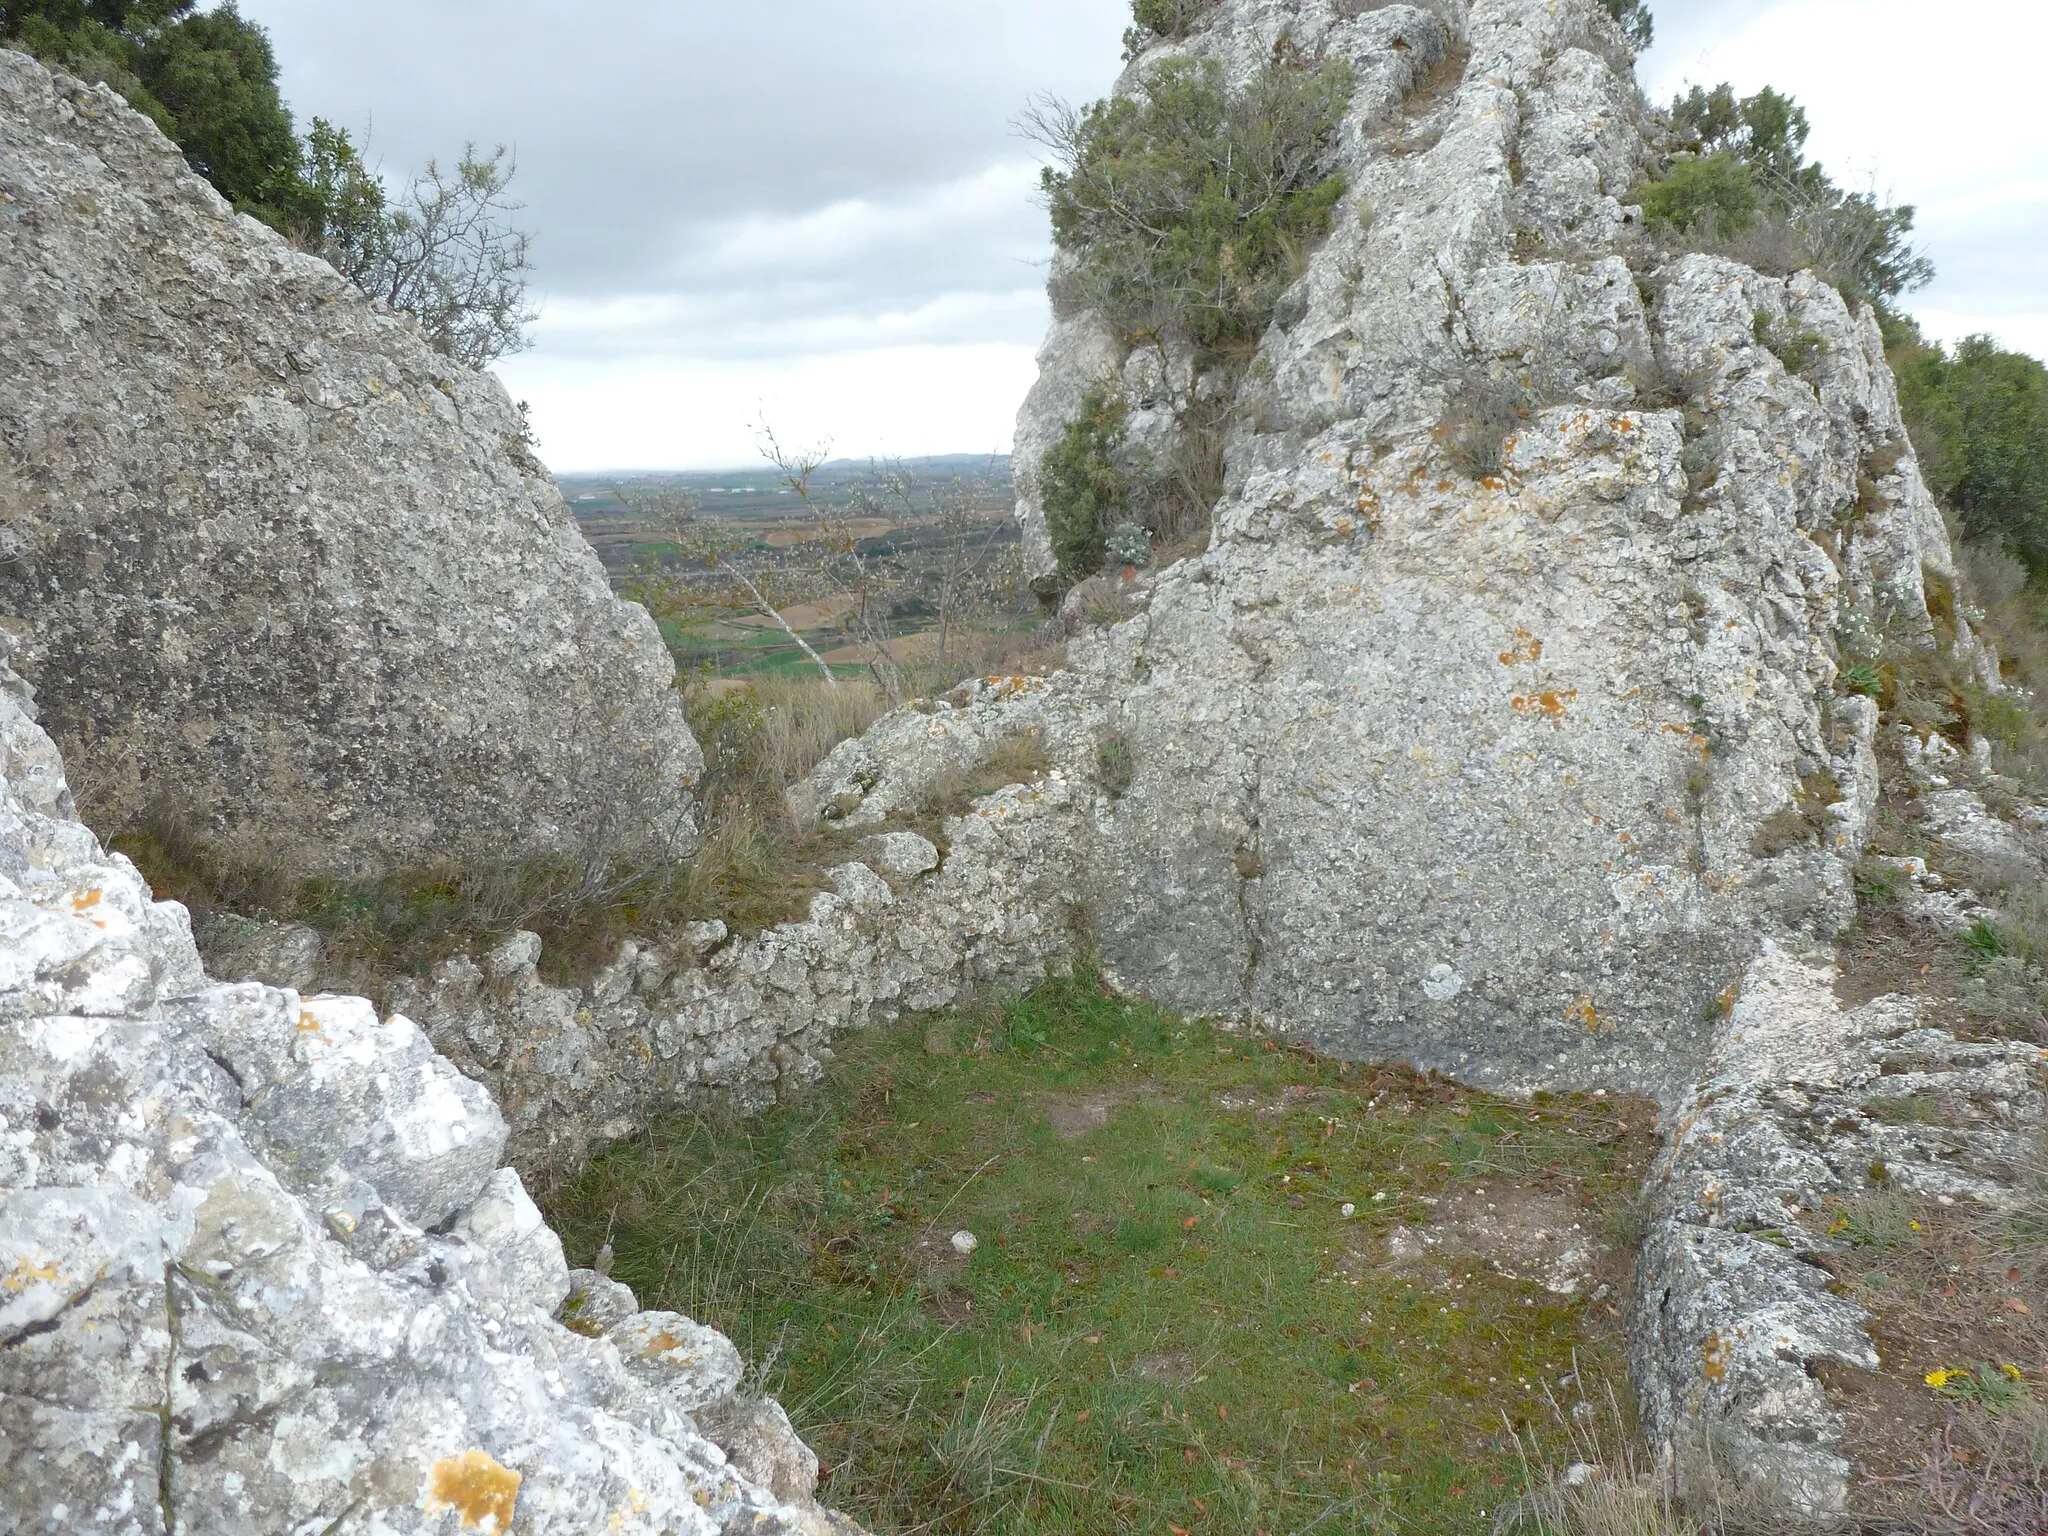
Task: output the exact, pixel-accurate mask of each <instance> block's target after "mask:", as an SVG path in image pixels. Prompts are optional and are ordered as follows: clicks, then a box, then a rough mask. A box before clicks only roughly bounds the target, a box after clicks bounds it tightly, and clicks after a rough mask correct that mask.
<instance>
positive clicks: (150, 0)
mask: <svg viewBox="0 0 2048 1536" xmlns="http://www.w3.org/2000/svg"><path fill="white" fill-rule="evenodd" d="M0 39H4V40H5V41H6V42H8V43H10V44H12V45H14V46H16V47H20V48H25V49H27V50H28V51H29V52H31V53H34V54H36V55H38V56H39V57H41V58H43V59H45V60H47V61H49V62H50V63H52V64H55V65H57V66H59V67H60V68H63V69H66V70H69V71H71V72H73V73H75V74H78V75H80V76H82V77H84V78H85V79H88V80H96V81H98V80H103V81H105V82H106V83H107V84H109V85H111V86H113V87H114V88H115V89H116V90H118V91H120V92H121V93H122V94H123V95H124V96H126V97H127V98H128V101H129V103H130V104H131V105H132V106H134V107H135V108H136V110H137V111H140V112H143V113H146V114H147V115H148V116H149V117H151V118H152V119H154V120H155V122H156V124H157V126H158V127H160V128H162V129H163V130H164V132H165V133H167V134H169V135H170V137H171V138H172V139H173V140H174V141H175V142H176V143H177V145H178V147H179V148H180V149H182V150H184V151H185V156H186V158H187V159H188V160H190V161H191V163H192V167H193V169H194V170H196V171H198V172H200V174H202V175H204V176H205V177H206V178H207V179H208V180H209V181H211V182H212V183H213V184H214V186H215V187H216V188H217V189H218V190H219V191H220V193H221V195H222V196H223V197H226V198H227V199H228V200H229V201H231V202H233V203H234V204H235V206H236V207H238V208H241V209H243V210H244V211H246V212H249V213H253V214H256V215H257V216H258V217H260V218H263V219H265V220H267V221H269V222H270V223H272V224H276V225H278V226H280V227H284V228H289V227H291V226H292V225H293V224H294V223H295V222H297V221H298V220H299V219H301V218H302V217H303V215H304V210H305V207H306V202H307V197H308V193H307V188H306V186H305V184H304V182H303V181H302V180H301V179H300V176H299V143H298V139H297V138H296V136H295V135H294V134H293V131H292V120H291V113H290V112H288V111H287V110H286V109H285V105H284V101H283V99H282V98H281V97H280V96H279V95H278V91H277V59H276V57H275V56H274V55H273V54H272V52H271V49H270V39H269V38H268V36H266V35H265V33H264V31H263V29H262V28H261V27H259V26H257V25H256V24H255V23H253V22H250V21H245V20H243V19H242V17H241V15H240V14H239V13H238V12H237V11H236V10H235V7H234V5H233V3H232V0H228V3H224V4H222V5H220V6H218V7H217V8H215V9H214V10H212V11H208V12H200V11H198V10H197V9H196V0H5V3H0Z"/></svg>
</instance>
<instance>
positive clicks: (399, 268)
mask: <svg viewBox="0 0 2048 1536" xmlns="http://www.w3.org/2000/svg"><path fill="white" fill-rule="evenodd" d="M517 169H518V166H517V163H516V162H515V161H514V160H513V159H512V158H511V155H510V152H509V151H507V150H506V149H505V148H504V147H503V146H502V145H501V146H499V147H498V148H496V149H494V150H492V151H491V152H490V153H489V154H484V153H481V152H480V151H479V150H478V149H477V147H476V146H475V145H473V144H472V145H469V146H468V147H466V148H465V149H464V150H463V152H462V158H461V159H460V160H459V161H457V162H456V164H455V167H454V169H453V170H448V169H445V168H444V167H443V166H442V165H441V163H440V162H439V161H437V160H429V161H428V162H427V164H426V168H425V169H424V170H422V171H421V172H420V173H419V175H417V176H415V177H414V178H413V179H412V181H411V183H410V184H409V185H408V186H407V187H406V189H405V192H404V193H403V195H402V196H401V197H400V198H399V199H398V201H397V202H396V203H395V204H386V203H385V202H384V200H383V198H382V196H381V194H379V195H378V196H377V198H376V199H375V204H374V207H372V208H370V209H368V210H367V214H366V217H365V218H364V219H362V220H357V221H354V222H352V223H351V224H350V226H349V228H348V238H347V239H346V240H345V241H343V240H333V241H330V242H329V248H328V249H326V250H325V251H323V254H325V255H327V256H328V257H329V259H330V260H333V261H334V262H335V263H336V265H337V268H338V269H339V270H340V272H341V274H342V276H344V277H346V278H348V279H349V280H350V281H351V282H353V283H355V284H356V285H357V286H358V287H360V288H361V289H362V290H363V291H364V292H365V293H368V294H370V295H371V296H372V297H374V298H381V299H383V300H384V301H385V302H386V303H387V304H389V305H390V306H391V307H392V308H393V309H396V310H399V311H401V312H403V313H405V314H409V315H411V316H413V317H414V318H415V319H417V320H418V321H419V323H420V327H421V329H422V330H424V331H425V333H426V336H427V339H428V340H429V341H430V342H432V343H433V344H434V345H435V346H436V347H437V348H439V349H440V350H441V351H443V352H445V353H447V354H448V355H449V356H450V357H452V358H454V359H455V361H456V362H458V363H462V364H464V365H465V366H467V367H471V368H487V367H489V366H490V365H491V364H492V363H493V362H495V361H497V359H499V358H500V357H504V356H506V355H507V354H509V353H513V352H519V351H523V350H524V349H525V348H526V347H528V346H530V345H531V343H530V342H529V341H528V340H527V338H526V327H527V326H528V325H530V324H531V323H532V322H533V320H534V319H535V317H536V316H537V314H538V311H537V310H535V309H534V308H533V307H532V305H531V304H529V303H528V301H527V280H528V277H529V275H530V274H531V272H532V269H533V263H532V260H531V247H532V237H531V236H529V235H528V234H527V233H526V232H525V231H523V230H520V229H518V228H516V227H515V226H514V224H513V222H512V220H513V218H514V216H515V215H516V214H518V213H519V211H520V210H521V208H522V207H523V206H524V205H523V204H521V203H517V202H514V201H512V200H511V199H510V198H509V197H508V196H507V195H506V193H507V189H508V188H509V187H510V186H511V184H512V178H513V176H514V174H515V173H516V172H517Z"/></svg>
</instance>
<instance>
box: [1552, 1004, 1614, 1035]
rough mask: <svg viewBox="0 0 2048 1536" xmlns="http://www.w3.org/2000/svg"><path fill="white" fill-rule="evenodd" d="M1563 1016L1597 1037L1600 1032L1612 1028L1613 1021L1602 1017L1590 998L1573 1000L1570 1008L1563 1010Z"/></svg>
mask: <svg viewBox="0 0 2048 1536" xmlns="http://www.w3.org/2000/svg"><path fill="white" fill-rule="evenodd" d="M1564 1016H1565V1018H1566V1019H1567V1020H1568V1021H1569V1022H1571V1023H1574V1024H1582V1025H1584V1026H1585V1029H1586V1033H1587V1034H1589V1035H1597V1034H1599V1033H1600V1032H1601V1031H1602V1030H1605V1029H1612V1028H1614V1024H1613V1021H1612V1020H1610V1019H1608V1018H1606V1017H1605V1016H1603V1015H1602V1014H1601V1012H1600V1010H1599V1009H1598V1008H1596V1007H1594V1006H1593V999H1591V998H1590V997H1581V998H1577V999H1574V1000H1573V1002H1572V1005H1571V1007H1569V1008H1567V1009H1565V1011H1564Z"/></svg>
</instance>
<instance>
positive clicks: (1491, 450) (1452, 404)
mask: <svg viewBox="0 0 2048 1536" xmlns="http://www.w3.org/2000/svg"><path fill="white" fill-rule="evenodd" d="M1528 408H1529V401H1528V395H1527V392H1526V391H1524V390H1523V389H1522V387H1521V386H1520V385H1519V384H1516V383H1515V382H1513V381H1512V380H1508V379H1496V378H1493V377H1491V376H1489V375H1488V374H1485V373H1483V372H1479V371H1477V370H1475V371H1474V372H1472V373H1469V374H1467V375H1466V376H1465V377H1464V378H1462V379H1461V380H1459V382H1458V384H1457V386H1456V387H1455V388H1454V389H1453V390H1452V393H1451V398H1450V400H1449V401H1448V403H1447V404H1446V406H1445V409H1444V419H1443V425H1442V426H1441V427H1440V428H1438V434H1439V436H1440V437H1442V438H1443V439H1445V443H1446V447H1447V449H1448V451H1449V453H1450V456H1451V462H1452V463H1453V464H1455V465H1456V466H1457V467H1458V469H1459V471H1460V472H1461V473H1463V474H1464V475H1465V476H1466V478H1467V479H1471V480H1493V479H1498V478H1499V477H1500V475H1501V474H1502V473H1504V472H1505V471H1506V469H1507V466H1508V449H1507V439H1508V434H1509V433H1511V432H1513V431H1514V430H1515V428H1516V427H1518V426H1519V425H1520V424H1521V421H1522V417H1523V416H1524V414H1526V413H1527V411H1528Z"/></svg>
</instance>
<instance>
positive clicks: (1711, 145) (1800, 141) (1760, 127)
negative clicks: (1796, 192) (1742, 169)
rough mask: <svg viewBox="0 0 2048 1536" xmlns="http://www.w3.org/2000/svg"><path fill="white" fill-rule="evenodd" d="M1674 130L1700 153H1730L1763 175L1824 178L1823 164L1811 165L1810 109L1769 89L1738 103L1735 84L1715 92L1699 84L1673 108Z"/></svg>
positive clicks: (1790, 177)
mask: <svg viewBox="0 0 2048 1536" xmlns="http://www.w3.org/2000/svg"><path fill="white" fill-rule="evenodd" d="M1671 126H1672V128H1673V130H1674V131H1676V132H1677V133H1679V134H1681V135H1684V136H1687V137H1689V138H1691V139H1692V140H1693V142H1694V144H1695V145H1696V147H1697V149H1698V152H1699V153H1700V154H1702V155H1715V154H1725V155H1728V156H1730V157H1732V158H1734V159H1736V160H1739V161H1740V162H1741V163H1742V164H1743V165H1745V166H1751V167H1754V168H1755V170H1756V171H1757V173H1758V174H1759V175H1764V176H1776V177H1778V178H1780V179H1782V180H1787V181H1791V180H1797V179H1799V178H1800V177H1803V176H1818V175H1820V167H1819V166H1817V165H1813V166H1810V165H1807V164H1806V158H1805V150H1806V140H1807V136H1808V135H1809V134H1810V133H1811V132H1812V131H1813V127H1812V124H1811V123H1810V122H1809V121H1808V120H1807V116H1806V109H1805V108H1803V107H1801V106H1800V105H1799V103H1798V102H1796V101H1794V100H1793V99H1792V98H1791V97H1790V96H1785V95H1781V94H1780V93H1779V92H1777V91H1774V90H1772V89H1771V88H1770V87H1769V86H1765V87H1764V88H1763V89H1762V90H1761V91H1758V92H1757V93H1756V94H1755V95H1754V96H1750V97H1745V98H1743V99H1741V100H1737V99H1736V95H1735V91H1734V88H1733V87H1731V86H1727V85H1717V86H1715V87H1714V88H1713V89H1712V90H1711V91H1709V90H1706V89H1703V88H1702V87H1700V86H1697V85H1696V86H1694V87H1693V88H1692V90H1691V91H1690V92H1689V93H1688V94H1686V95H1684V96H1681V97H1679V98H1678V99H1677V100H1676V101H1674V102H1673V103H1672V104H1671Z"/></svg>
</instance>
